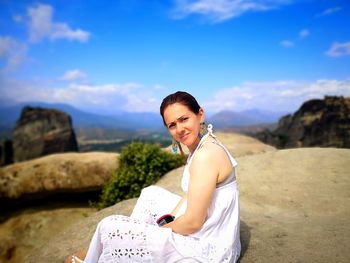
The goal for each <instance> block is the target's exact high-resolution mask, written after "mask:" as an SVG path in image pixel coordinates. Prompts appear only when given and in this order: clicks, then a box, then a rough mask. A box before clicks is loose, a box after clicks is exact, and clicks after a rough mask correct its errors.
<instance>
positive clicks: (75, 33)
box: [28, 4, 90, 42]
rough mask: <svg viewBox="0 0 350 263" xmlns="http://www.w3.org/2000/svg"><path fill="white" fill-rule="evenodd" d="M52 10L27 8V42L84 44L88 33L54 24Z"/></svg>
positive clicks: (48, 6) (39, 5) (65, 25)
mask: <svg viewBox="0 0 350 263" xmlns="http://www.w3.org/2000/svg"><path fill="white" fill-rule="evenodd" d="M53 12H54V10H53V8H52V6H50V5H44V4H38V5H35V6H32V7H29V8H28V16H29V40H30V41H31V42H39V41H40V40H42V39H44V38H49V39H50V40H56V39H68V40H77V41H81V42H86V41H88V40H89V37H90V33H89V32H87V31H84V30H81V29H75V30H73V29H71V28H70V27H69V25H67V24H66V23H60V22H54V21H53V20H52V17H53Z"/></svg>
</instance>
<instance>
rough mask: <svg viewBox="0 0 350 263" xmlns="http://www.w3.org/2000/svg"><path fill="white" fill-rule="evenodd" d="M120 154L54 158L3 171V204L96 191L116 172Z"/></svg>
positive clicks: (0, 180)
mask: <svg viewBox="0 0 350 263" xmlns="http://www.w3.org/2000/svg"><path fill="white" fill-rule="evenodd" d="M117 157H118V154H117V153H105V152H89V153H65V154H52V155H48V156H44V157H41V158H37V159H35V160H31V161H25V162H19V163H15V164H12V165H8V166H5V167H3V168H0V203H1V202H2V203H4V202H8V201H11V200H26V199H33V198H35V199H38V198H45V197H46V196H48V195H52V194H55V193H74V192H88V191H94V190H95V191H96V190H100V189H101V188H102V185H103V184H104V183H105V182H106V181H107V180H108V179H109V177H110V176H111V174H112V172H113V171H114V170H115V169H116V168H117Z"/></svg>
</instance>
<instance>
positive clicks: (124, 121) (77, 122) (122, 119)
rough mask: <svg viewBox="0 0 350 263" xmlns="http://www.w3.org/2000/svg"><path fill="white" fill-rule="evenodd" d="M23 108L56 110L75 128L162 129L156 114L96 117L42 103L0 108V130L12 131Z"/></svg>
mask: <svg viewBox="0 0 350 263" xmlns="http://www.w3.org/2000/svg"><path fill="white" fill-rule="evenodd" d="M24 106H32V107H42V108H48V109H58V110H61V111H64V112H66V113H68V114H69V115H70V116H71V117H72V121H73V126H74V127H75V128H94V127H95V128H102V129H123V130H138V129H154V130H158V129H162V128H163V122H162V119H161V117H160V115H159V114H157V113H138V112H133V113H132V112H121V113H118V114H116V115H109V116H106V115H98V114H93V113H88V112H84V111H81V110H79V109H77V108H74V107H72V106H70V105H67V104H48V103H42V102H32V103H21V104H17V105H13V106H7V107H1V106H0V129H1V130H9V129H12V128H13V127H14V126H15V124H16V121H17V120H18V119H19V116H20V114H21V111H22V108H23V107H24Z"/></svg>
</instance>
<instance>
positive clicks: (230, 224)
mask: <svg viewBox="0 0 350 263" xmlns="http://www.w3.org/2000/svg"><path fill="white" fill-rule="evenodd" d="M160 114H161V115H162V118H163V122H164V125H165V126H166V128H167V129H168V131H169V133H170V134H171V136H172V137H173V139H174V140H175V141H176V144H175V146H180V143H181V144H183V145H185V146H186V147H187V148H188V150H189V152H190V154H189V157H188V159H187V164H186V166H185V170H184V173H183V178H182V182H181V186H182V188H183V190H184V193H185V194H184V196H183V197H182V198H181V197H180V196H178V195H175V194H172V193H170V192H168V191H167V190H165V189H163V188H160V187H157V186H150V187H147V188H145V189H143V190H142V192H141V195H140V197H139V199H138V201H137V203H136V206H135V208H134V210H133V212H132V214H131V216H130V217H126V216H120V215H114V216H109V217H107V218H104V219H103V220H102V221H100V223H99V224H98V226H97V229H96V232H95V234H94V236H93V238H92V241H91V243H90V247H89V250H88V252H87V255H86V258H85V260H84V262H88V263H90V262H236V261H237V259H238V258H239V255H240V249H241V245H240V240H239V192H238V186H237V183H236V178H235V167H236V165H237V163H236V161H235V160H234V159H233V158H232V156H231V155H230V154H229V152H228V151H227V149H226V148H225V147H224V146H223V145H222V144H221V143H220V142H219V141H218V140H217V139H216V137H215V135H214V134H213V133H212V126H211V125H209V126H208V132H207V133H205V134H204V133H203V132H201V128H203V125H204V119H205V114H204V110H203V109H202V108H201V107H200V106H199V105H198V102H197V101H196V99H195V98H194V97H193V96H192V95H190V94H188V93H186V92H181V91H178V92H176V93H174V94H170V95H169V96H167V97H166V98H165V99H164V100H163V102H162V104H161V106H160ZM175 148H177V147H175ZM168 213H170V214H171V215H172V216H173V218H174V220H173V221H171V222H169V221H167V222H168V223H167V222H166V224H165V225H162V226H161V227H160V226H158V224H157V219H159V217H161V216H162V215H164V214H168ZM170 220H172V218H171V217H170ZM72 260H73V261H75V262H79V261H78V259H77V258H76V257H74V256H73V258H72Z"/></svg>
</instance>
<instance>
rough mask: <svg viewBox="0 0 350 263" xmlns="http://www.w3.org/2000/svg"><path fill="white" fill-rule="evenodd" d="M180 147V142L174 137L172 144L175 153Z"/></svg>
mask: <svg viewBox="0 0 350 263" xmlns="http://www.w3.org/2000/svg"><path fill="white" fill-rule="evenodd" d="M178 148H179V143H178V142H177V141H175V140H174V139H173V142H172V144H171V150H172V151H173V153H177V149H178Z"/></svg>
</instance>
